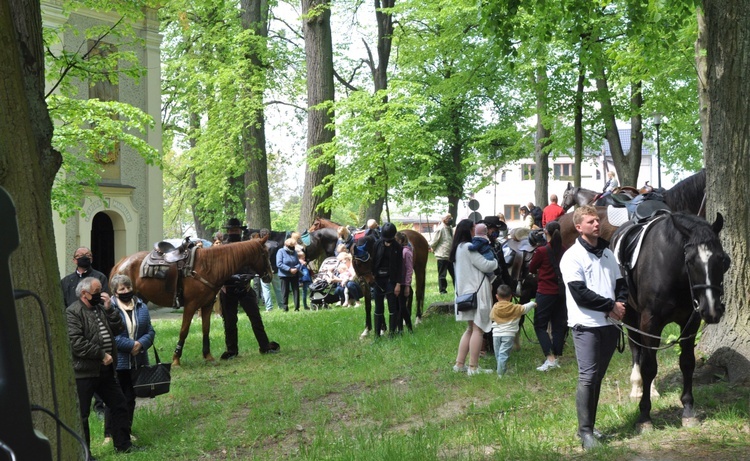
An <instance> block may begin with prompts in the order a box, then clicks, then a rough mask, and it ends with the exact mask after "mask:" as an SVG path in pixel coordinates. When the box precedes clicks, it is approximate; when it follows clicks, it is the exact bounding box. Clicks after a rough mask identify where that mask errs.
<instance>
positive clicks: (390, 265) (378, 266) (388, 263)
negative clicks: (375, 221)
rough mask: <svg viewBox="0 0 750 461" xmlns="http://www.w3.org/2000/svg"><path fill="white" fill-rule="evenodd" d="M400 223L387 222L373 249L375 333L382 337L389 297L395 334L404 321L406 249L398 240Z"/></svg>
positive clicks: (390, 314)
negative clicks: (400, 303) (400, 297)
mask: <svg viewBox="0 0 750 461" xmlns="http://www.w3.org/2000/svg"><path fill="white" fill-rule="evenodd" d="M395 238H396V226H395V225H394V224H393V223H390V222H386V223H384V224H383V229H382V232H381V234H380V238H379V239H377V240H376V241H375V246H374V248H373V265H372V272H373V275H375V283H374V284H373V286H372V292H373V298H374V300H375V335H376V337H377V336H380V332H381V330H383V329H384V327H385V318H384V316H385V299H386V298H387V299H388V318H389V322H388V323H389V325H388V328H389V329H390V332H391V334H394V333H395V332H396V330H397V327H396V326H397V324H398V323H400V322H401V316H400V315H399V312H400V311H399V306H398V299H397V298H398V295H399V293H400V292H401V283H400V282H401V270H402V267H403V251H402V248H401V245H399V243H398V242H397V241H396V240H395Z"/></svg>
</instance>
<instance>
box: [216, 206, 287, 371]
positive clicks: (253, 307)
mask: <svg viewBox="0 0 750 461" xmlns="http://www.w3.org/2000/svg"><path fill="white" fill-rule="evenodd" d="M224 229H226V232H225V233H224V244H229V245H231V244H233V243H236V242H241V241H242V231H243V230H245V229H247V226H243V225H242V223H241V222H240V220H239V219H237V218H230V219H229V220H228V221H227V225H226V226H224ZM255 275H256V274H255V273H253V271H252V270H251V269H250V268H249V267H242V268H240V270H239V271H238V273H236V274H234V275H232V276H231V277H230V278H229V280H228V281H227V282H226V283H225V284H224V286H223V287H221V291H220V292H219V301H220V302H221V312H222V317H223V319H224V341H225V343H226V346H227V350H226V351H225V352H224V353H223V354H221V360H229V359H233V358H235V357H237V355H238V354H239V344H238V343H239V338H238V332H237V320H238V319H237V306H238V305H239V306H242V310H244V311H245V313H246V314H247V316H248V318H249V319H250V325H251V326H252V328H253V333H254V334H255V339H256V340H257V341H258V346H260V353H261V354H272V353H275V352H278V351H279V343H277V342H275V341H269V340H268V335H267V334H266V329H265V327H264V326H263V319H262V318H261V316H260V310H259V309H258V295H257V294H256V293H255V290H253V289H252V287H251V286H250V282H251V281H252V279H253V277H254V276H255Z"/></svg>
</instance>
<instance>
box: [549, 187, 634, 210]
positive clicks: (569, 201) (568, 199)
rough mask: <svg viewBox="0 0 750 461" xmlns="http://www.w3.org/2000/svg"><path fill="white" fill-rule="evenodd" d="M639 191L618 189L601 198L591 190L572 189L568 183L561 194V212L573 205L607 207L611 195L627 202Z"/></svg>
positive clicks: (629, 188) (626, 188)
mask: <svg viewBox="0 0 750 461" xmlns="http://www.w3.org/2000/svg"><path fill="white" fill-rule="evenodd" d="M638 194H639V191H638V190H637V189H636V188H634V187H630V186H623V187H618V188H617V189H615V191H614V192H613V193H612V194H610V195H607V196H604V197H602V194H601V192H597V191H595V190H591V189H584V188H583V187H573V184H571V183H568V187H567V188H566V189H565V192H563V200H562V203H561V204H560V206H561V207H562V209H563V210H565V211H568V210H569V209H570V207H572V206H573V205H578V206H583V205H597V206H607V205H610V204H611V202H612V200H613V199H612V195H618V196H621V197H622V199H621V200H628V199H632V198H635V197H636V196H638Z"/></svg>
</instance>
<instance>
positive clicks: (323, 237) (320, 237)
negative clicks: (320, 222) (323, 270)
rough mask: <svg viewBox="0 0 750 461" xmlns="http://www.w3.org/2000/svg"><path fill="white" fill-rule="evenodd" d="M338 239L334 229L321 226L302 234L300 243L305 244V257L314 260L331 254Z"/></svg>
mask: <svg viewBox="0 0 750 461" xmlns="http://www.w3.org/2000/svg"><path fill="white" fill-rule="evenodd" d="M338 241H339V235H338V233H337V232H336V230H335V229H329V228H322V229H318V230H316V231H313V232H310V233H308V234H307V235H303V236H302V243H304V244H305V257H306V258H307V260H308V261H315V260H316V259H318V258H321V257H322V258H328V257H330V256H333V255H334V253H335V250H336V244H337V243H338Z"/></svg>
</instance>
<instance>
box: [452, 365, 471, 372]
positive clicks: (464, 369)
mask: <svg viewBox="0 0 750 461" xmlns="http://www.w3.org/2000/svg"><path fill="white" fill-rule="evenodd" d="M468 369H469V367H467V366H466V365H461V366H460V367H459V366H458V365H453V372H454V373H466V370H468Z"/></svg>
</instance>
